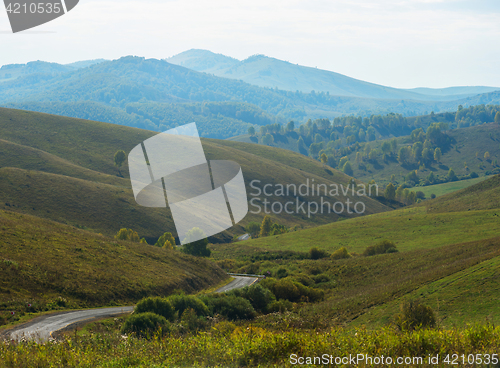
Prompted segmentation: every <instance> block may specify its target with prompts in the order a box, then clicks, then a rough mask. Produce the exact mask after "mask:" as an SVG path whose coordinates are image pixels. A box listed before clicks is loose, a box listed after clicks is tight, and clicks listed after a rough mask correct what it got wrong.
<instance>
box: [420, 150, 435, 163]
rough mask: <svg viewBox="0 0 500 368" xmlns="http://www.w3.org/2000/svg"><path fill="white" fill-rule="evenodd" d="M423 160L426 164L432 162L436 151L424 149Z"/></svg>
mask: <svg viewBox="0 0 500 368" xmlns="http://www.w3.org/2000/svg"><path fill="white" fill-rule="evenodd" d="M422 159H423V160H424V161H425V162H431V161H432V160H433V159H434V150H432V149H429V148H424V149H423V151H422Z"/></svg>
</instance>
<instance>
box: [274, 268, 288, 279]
mask: <svg viewBox="0 0 500 368" xmlns="http://www.w3.org/2000/svg"><path fill="white" fill-rule="evenodd" d="M287 276H288V271H287V270H286V268H279V269H278V271H276V277H277V278H278V279H282V278H285V277H287Z"/></svg>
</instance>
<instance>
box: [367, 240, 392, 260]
mask: <svg viewBox="0 0 500 368" xmlns="http://www.w3.org/2000/svg"><path fill="white" fill-rule="evenodd" d="M397 251H398V250H397V249H396V245H395V244H394V243H393V242H391V241H389V240H382V241H381V242H379V243H377V244H375V245H371V246H369V247H367V248H366V249H365V251H364V252H363V255H364V256H374V255H376V254H384V253H394V252H397Z"/></svg>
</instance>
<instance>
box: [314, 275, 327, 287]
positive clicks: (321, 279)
mask: <svg viewBox="0 0 500 368" xmlns="http://www.w3.org/2000/svg"><path fill="white" fill-rule="evenodd" d="M313 279H314V282H315V283H316V284H320V283H322V282H328V281H330V276H328V275H326V274H324V273H321V274H319V275H316V276H314V277H313Z"/></svg>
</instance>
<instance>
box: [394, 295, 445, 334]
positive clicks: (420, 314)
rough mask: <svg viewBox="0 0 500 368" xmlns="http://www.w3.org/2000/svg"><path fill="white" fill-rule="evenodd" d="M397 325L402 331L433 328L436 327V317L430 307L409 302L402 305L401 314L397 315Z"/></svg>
mask: <svg viewBox="0 0 500 368" xmlns="http://www.w3.org/2000/svg"><path fill="white" fill-rule="evenodd" d="M396 325H397V326H398V328H399V329H400V330H401V331H413V330H415V329H418V328H432V327H434V326H435V325H436V316H435V315H434V311H433V310H432V309H431V308H430V307H427V306H425V305H423V304H420V303H419V302H414V301H409V302H405V303H403V304H401V313H400V314H398V315H396Z"/></svg>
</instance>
